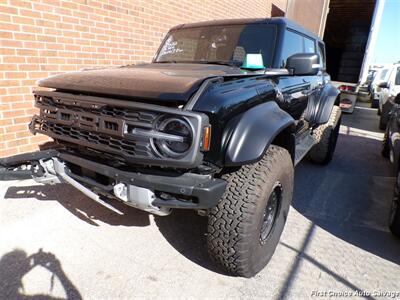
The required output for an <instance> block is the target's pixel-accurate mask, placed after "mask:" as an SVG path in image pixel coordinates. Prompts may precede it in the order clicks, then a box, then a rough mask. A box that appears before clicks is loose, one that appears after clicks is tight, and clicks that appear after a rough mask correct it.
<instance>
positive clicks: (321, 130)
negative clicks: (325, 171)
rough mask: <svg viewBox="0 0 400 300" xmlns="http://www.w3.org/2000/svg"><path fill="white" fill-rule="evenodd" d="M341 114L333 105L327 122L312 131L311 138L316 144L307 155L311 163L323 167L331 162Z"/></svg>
mask: <svg viewBox="0 0 400 300" xmlns="http://www.w3.org/2000/svg"><path fill="white" fill-rule="evenodd" d="M341 113H342V112H341V110H340V108H339V107H338V106H336V105H335V106H334V107H333V108H332V112H331V116H330V117H329V121H328V122H327V123H325V124H323V125H320V126H318V127H317V128H316V129H315V130H314V133H313V136H314V138H315V139H316V141H317V143H316V144H315V145H314V146H313V147H312V148H311V150H310V152H309V154H308V156H309V158H310V159H311V161H312V162H314V163H317V164H322V165H325V164H328V163H329V162H330V161H331V160H332V158H333V154H334V152H335V148H336V143H337V139H338V136H339V129H340V123H341Z"/></svg>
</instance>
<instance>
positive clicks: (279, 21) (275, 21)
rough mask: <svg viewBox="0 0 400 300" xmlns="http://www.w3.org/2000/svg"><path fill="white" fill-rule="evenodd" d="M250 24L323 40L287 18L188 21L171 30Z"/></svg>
mask: <svg viewBox="0 0 400 300" xmlns="http://www.w3.org/2000/svg"><path fill="white" fill-rule="evenodd" d="M249 24H271V25H277V26H282V27H287V28H290V29H293V30H296V31H299V32H302V33H304V34H306V35H308V36H310V37H313V38H315V39H316V40H321V39H320V38H319V37H318V36H317V35H316V34H315V33H312V32H311V31H309V30H308V29H306V28H304V27H303V26H301V25H299V24H297V23H296V22H293V21H291V20H289V19H287V18H281V17H279V18H247V19H223V20H212V21H204V22H197V23H188V24H180V25H177V26H175V27H173V28H171V30H174V29H181V28H196V27H206V26H218V25H249Z"/></svg>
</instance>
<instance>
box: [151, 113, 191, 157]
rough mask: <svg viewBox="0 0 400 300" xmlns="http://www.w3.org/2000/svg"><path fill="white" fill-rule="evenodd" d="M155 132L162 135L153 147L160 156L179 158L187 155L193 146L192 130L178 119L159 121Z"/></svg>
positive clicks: (183, 120) (183, 121)
mask: <svg viewBox="0 0 400 300" xmlns="http://www.w3.org/2000/svg"><path fill="white" fill-rule="evenodd" d="M157 130H158V131H159V132H161V133H162V134H164V136H162V135H161V136H160V137H159V138H157V139H156V141H155V145H156V148H157V150H158V152H160V154H161V155H163V156H166V157H170V158H179V157H182V156H184V155H185V154H187V152H188V151H189V150H190V148H191V146H192V144H193V129H192V126H191V125H190V123H189V122H188V121H186V120H185V119H184V118H180V117H171V118H166V119H163V120H161V121H160V122H159V123H158V125H157Z"/></svg>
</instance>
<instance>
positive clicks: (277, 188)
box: [260, 182, 282, 245]
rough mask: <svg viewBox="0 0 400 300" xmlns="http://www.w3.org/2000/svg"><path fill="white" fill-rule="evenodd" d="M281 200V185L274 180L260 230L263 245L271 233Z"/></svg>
mask: <svg viewBox="0 0 400 300" xmlns="http://www.w3.org/2000/svg"><path fill="white" fill-rule="evenodd" d="M281 200H282V185H281V184H280V183H279V182H276V183H275V185H274V188H273V190H272V193H271V195H270V196H269V198H268V201H267V206H266V207H265V210H264V214H263V218H262V223H261V230H260V243H261V244H262V245H264V244H265V243H266V242H267V240H268V238H269V237H270V235H271V232H272V231H273V229H274V227H275V223H276V219H277V216H278V214H279V209H280V205H281Z"/></svg>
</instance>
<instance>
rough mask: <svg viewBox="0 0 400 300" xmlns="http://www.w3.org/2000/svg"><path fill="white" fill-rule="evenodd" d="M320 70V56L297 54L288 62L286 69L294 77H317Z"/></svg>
mask: <svg viewBox="0 0 400 300" xmlns="http://www.w3.org/2000/svg"><path fill="white" fill-rule="evenodd" d="M320 68H321V65H320V64H319V55H318V54H315V53H296V54H293V55H292V56H290V57H288V58H287V60H286V69H288V70H289V71H291V72H292V74H293V75H316V74H317V73H318V71H319V70H320Z"/></svg>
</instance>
